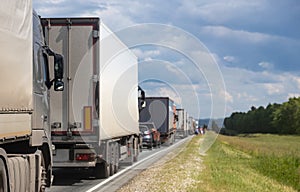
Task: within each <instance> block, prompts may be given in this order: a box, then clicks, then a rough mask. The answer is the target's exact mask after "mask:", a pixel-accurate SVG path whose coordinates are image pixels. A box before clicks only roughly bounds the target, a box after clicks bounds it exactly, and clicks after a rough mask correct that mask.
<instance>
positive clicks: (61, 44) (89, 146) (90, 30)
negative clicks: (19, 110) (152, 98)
mask: <svg viewBox="0 0 300 192" xmlns="http://www.w3.org/2000/svg"><path fill="white" fill-rule="evenodd" d="M41 20H42V26H43V31H44V34H45V39H46V42H47V44H49V46H51V47H53V48H54V49H55V50H58V51H60V52H61V53H63V55H64V58H65V65H64V66H65V68H64V69H65V78H64V83H65V89H64V91H62V92H61V93H60V94H54V93H53V92H50V94H52V93H53V95H50V98H51V108H50V109H51V117H50V124H51V136H52V143H53V145H54V148H55V149H54V153H53V167H55V168H89V169H92V170H93V172H94V177H95V178H107V177H109V176H110V175H113V174H114V173H116V172H117V171H118V169H119V166H120V164H121V163H123V164H132V163H133V162H135V161H137V159H138V155H139V151H140V146H139V145H140V143H141V138H140V132H139V125H138V113H139V107H138V106H139V105H138V95H139V94H142V93H143V92H142V91H141V90H140V92H139V90H138V61H137V57H136V56H135V55H134V54H133V52H132V51H130V49H129V48H128V47H127V46H126V45H125V44H123V43H122V42H121V40H120V39H119V38H118V37H117V36H116V35H115V34H114V33H113V32H112V31H111V30H110V29H109V28H108V27H107V26H106V25H105V24H104V23H103V22H102V20H101V19H100V18H98V17H84V18H79V17H78V18H42V19H41Z"/></svg>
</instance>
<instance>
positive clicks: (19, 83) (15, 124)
mask: <svg viewBox="0 0 300 192" xmlns="http://www.w3.org/2000/svg"><path fill="white" fill-rule="evenodd" d="M0 22H1V25H0V47H1V51H0V65H1V70H0V84H1V85H0V87H1V89H0V97H1V99H0V191H5V192H7V191H10V192H14V191H15V192H22V191H30V192H34V191H45V188H46V187H50V185H51V181H52V144H51V133H50V123H49V117H50V110H49V96H50V95H49V90H50V89H51V87H52V85H54V90H53V89H52V90H53V94H54V95H55V94H56V93H58V92H57V91H62V90H63V88H64V84H63V81H62V80H63V57H62V55H59V54H57V53H55V52H53V51H52V49H50V48H49V47H48V46H47V45H46V44H45V43H44V38H43V33H42V27H41V23H40V18H39V17H38V15H37V14H36V12H34V11H33V10H32V2H31V1H30V0H27V1H23V0H15V1H9V0H3V1H1V7H0ZM53 64H54V66H55V67H52V69H53V70H54V75H53V76H54V78H53V79H52V80H51V77H50V74H51V73H50V68H49V67H50V66H52V65H53Z"/></svg>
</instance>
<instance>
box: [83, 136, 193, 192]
mask: <svg viewBox="0 0 300 192" xmlns="http://www.w3.org/2000/svg"><path fill="white" fill-rule="evenodd" d="M186 139H187V138H186ZM186 139H182V140H180V141H179V142H177V143H175V144H174V145H171V146H170V147H167V148H165V149H163V150H161V151H158V152H156V153H153V154H152V155H150V156H148V157H146V158H145V159H142V160H140V161H138V162H136V163H135V164H133V165H131V166H130V167H126V168H125V169H123V170H122V171H120V172H118V173H116V174H114V175H113V176H111V177H109V178H107V179H105V180H104V181H102V182H101V183H98V184H97V185H95V186H94V187H92V188H90V189H89V190H87V191H86V192H92V191H94V190H96V189H98V188H100V187H101V186H103V185H105V184H106V183H108V182H110V181H111V180H113V179H114V178H116V177H118V176H119V175H122V174H123V173H124V172H126V171H128V170H129V169H132V168H134V167H136V166H137V165H139V164H141V163H143V162H144V161H147V160H148V159H151V158H152V157H154V156H155V155H157V154H159V153H161V152H164V151H166V150H171V149H172V148H175V147H176V146H177V145H179V144H181V143H183V142H184V141H186Z"/></svg>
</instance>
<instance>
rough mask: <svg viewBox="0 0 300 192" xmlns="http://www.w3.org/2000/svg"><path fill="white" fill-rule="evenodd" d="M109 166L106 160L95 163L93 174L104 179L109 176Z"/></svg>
mask: <svg viewBox="0 0 300 192" xmlns="http://www.w3.org/2000/svg"><path fill="white" fill-rule="evenodd" d="M109 170H110V166H107V163H106V162H102V163H96V166H95V168H94V175H95V178H96V179H106V178H108V177H109V174H110V173H109Z"/></svg>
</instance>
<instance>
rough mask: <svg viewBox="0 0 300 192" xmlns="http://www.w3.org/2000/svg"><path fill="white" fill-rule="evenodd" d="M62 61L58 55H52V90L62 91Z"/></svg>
mask: <svg viewBox="0 0 300 192" xmlns="http://www.w3.org/2000/svg"><path fill="white" fill-rule="evenodd" d="M63 77H64V59H63V56H62V55H60V54H54V90H55V91H63V90H64V82H63Z"/></svg>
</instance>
